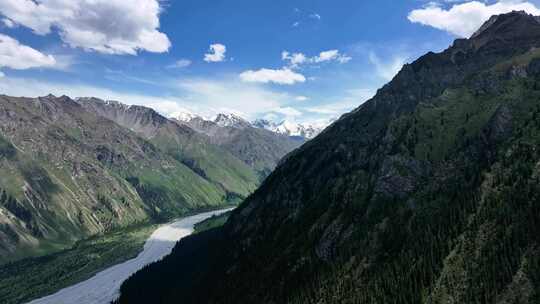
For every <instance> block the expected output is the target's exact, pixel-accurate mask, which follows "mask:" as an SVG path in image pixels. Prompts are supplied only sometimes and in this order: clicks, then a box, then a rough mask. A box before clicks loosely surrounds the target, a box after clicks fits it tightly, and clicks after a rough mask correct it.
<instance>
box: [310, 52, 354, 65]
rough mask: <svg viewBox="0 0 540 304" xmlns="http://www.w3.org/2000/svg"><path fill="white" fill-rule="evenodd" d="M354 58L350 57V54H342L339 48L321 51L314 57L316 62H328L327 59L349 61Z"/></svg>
mask: <svg viewBox="0 0 540 304" xmlns="http://www.w3.org/2000/svg"><path fill="white" fill-rule="evenodd" d="M351 59H352V58H351V57H349V56H346V55H343V54H340V52H339V51H338V50H329V51H324V52H321V53H320V54H319V56H316V57H314V58H313V61H314V62H317V63H319V62H326V61H333V60H335V61H337V62H339V63H347V62H349V61H350V60H351Z"/></svg>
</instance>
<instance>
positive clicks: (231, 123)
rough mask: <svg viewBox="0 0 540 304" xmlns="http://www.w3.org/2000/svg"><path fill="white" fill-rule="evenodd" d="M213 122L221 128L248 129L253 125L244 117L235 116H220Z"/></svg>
mask: <svg viewBox="0 0 540 304" xmlns="http://www.w3.org/2000/svg"><path fill="white" fill-rule="evenodd" d="M213 121H214V122H215V123H216V124H217V125H218V126H220V127H232V128H240V129H241V128H247V127H251V124H250V123H249V122H248V121H247V120H245V119H243V118H242V117H240V116H238V115H234V114H218V115H217V116H216V118H214V119H213Z"/></svg>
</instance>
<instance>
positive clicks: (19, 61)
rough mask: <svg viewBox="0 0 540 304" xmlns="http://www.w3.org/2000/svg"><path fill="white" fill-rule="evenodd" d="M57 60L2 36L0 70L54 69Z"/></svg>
mask: <svg viewBox="0 0 540 304" xmlns="http://www.w3.org/2000/svg"><path fill="white" fill-rule="evenodd" d="M55 65H56V60H55V59H54V57H53V56H52V55H45V54H43V53H41V52H39V51H38V50H35V49H33V48H31V47H29V46H26V45H23V44H20V43H19V41H17V40H15V39H13V38H11V37H9V36H6V35H3V34H0V68H1V67H7V68H11V69H15V70H25V69H30V68H39V67H54V66H55Z"/></svg>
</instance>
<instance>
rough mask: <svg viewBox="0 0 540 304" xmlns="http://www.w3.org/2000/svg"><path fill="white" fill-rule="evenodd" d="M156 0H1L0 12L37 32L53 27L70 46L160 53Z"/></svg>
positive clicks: (164, 47)
mask: <svg viewBox="0 0 540 304" xmlns="http://www.w3.org/2000/svg"><path fill="white" fill-rule="evenodd" d="M159 3H160V2H159V0H92V1H86V0H41V1H33V0H2V1H0V13H1V14H2V15H4V16H5V17H7V18H9V19H10V20H11V21H12V22H13V23H15V24H20V25H23V26H25V27H28V28H30V29H32V30H33V31H34V33H36V34H38V35H46V34H49V33H51V32H52V31H53V29H57V30H58V32H59V35H60V37H61V39H62V40H63V41H64V42H65V43H66V44H68V45H69V46H71V47H80V48H83V49H85V50H92V51H97V52H101V53H107V54H131V55H135V54H136V53H137V51H141V50H144V51H148V52H154V53H162V52H166V51H168V49H169V47H170V46H171V43H170V41H169V39H168V37H167V35H165V34H164V33H162V32H160V31H159V30H158V28H159V14H160V12H161V7H160V5H159Z"/></svg>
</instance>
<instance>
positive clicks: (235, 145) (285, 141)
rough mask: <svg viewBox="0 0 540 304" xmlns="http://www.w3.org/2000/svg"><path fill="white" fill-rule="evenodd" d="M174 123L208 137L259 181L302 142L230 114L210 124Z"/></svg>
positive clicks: (196, 121) (197, 118) (192, 120)
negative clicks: (242, 164) (254, 172)
mask: <svg viewBox="0 0 540 304" xmlns="http://www.w3.org/2000/svg"><path fill="white" fill-rule="evenodd" d="M178 123H179V124H182V125H186V126H189V127H190V128H192V129H194V130H196V131H198V132H200V133H202V134H205V135H206V136H208V137H209V138H210V141H211V142H212V143H213V144H215V145H218V146H220V147H222V148H223V149H225V150H227V151H229V152H230V153H231V154H233V155H234V156H236V157H237V158H238V159H240V160H242V161H243V162H244V163H246V164H247V165H248V166H250V167H251V168H253V169H254V170H256V172H257V173H258V175H259V178H260V179H261V180H262V179H264V178H265V177H266V176H268V174H270V172H272V170H273V169H274V168H275V167H276V165H277V164H278V162H279V161H280V160H281V159H282V158H283V156H285V155H286V154H287V153H289V152H291V151H292V150H294V149H295V148H297V147H299V146H300V145H301V144H302V143H304V139H302V138H293V137H290V136H286V135H281V134H276V133H274V132H270V131H268V130H264V129H259V128H255V127H253V126H252V125H251V124H250V123H249V122H248V121H246V120H244V119H242V118H240V117H238V116H234V115H224V114H220V115H218V116H217V117H216V119H215V120H214V121H209V120H205V119H203V118H200V117H196V118H193V119H190V120H189V121H180V120H178Z"/></svg>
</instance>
